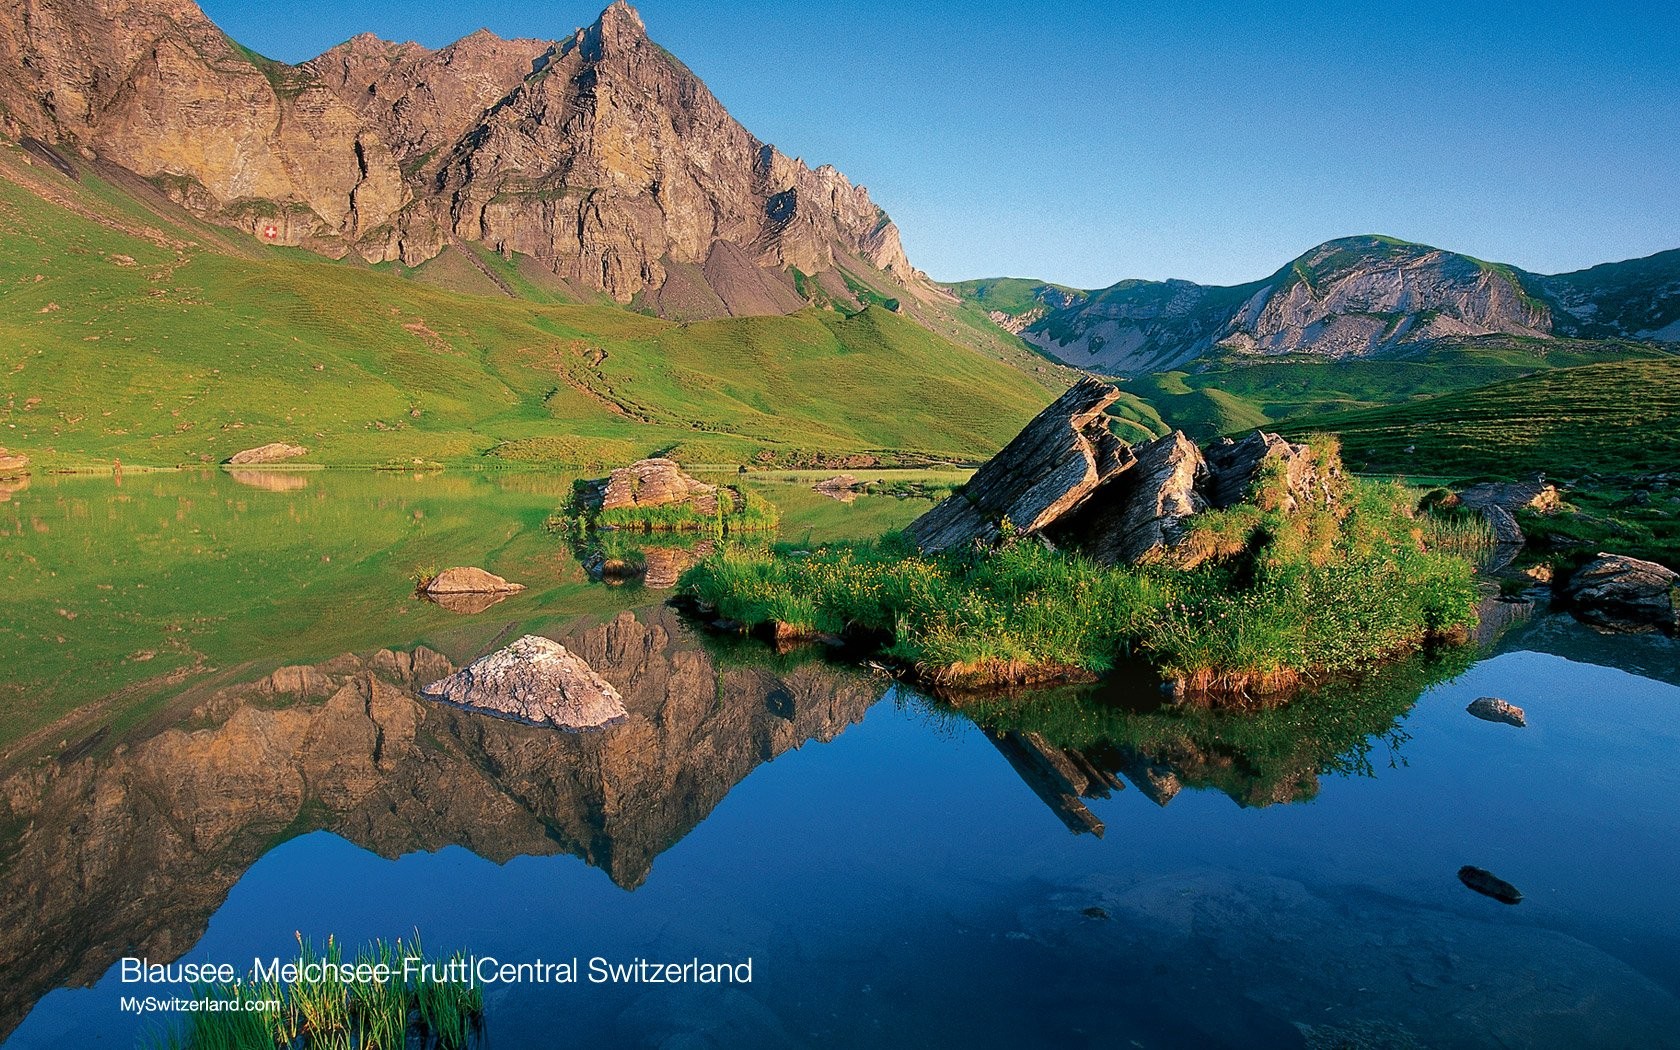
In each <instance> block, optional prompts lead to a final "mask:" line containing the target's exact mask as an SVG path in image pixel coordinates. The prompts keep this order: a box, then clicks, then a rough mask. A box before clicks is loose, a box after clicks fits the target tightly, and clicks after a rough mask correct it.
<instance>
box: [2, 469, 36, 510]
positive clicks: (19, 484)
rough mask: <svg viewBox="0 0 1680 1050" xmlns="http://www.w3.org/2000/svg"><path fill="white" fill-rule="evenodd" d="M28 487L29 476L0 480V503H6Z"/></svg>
mask: <svg viewBox="0 0 1680 1050" xmlns="http://www.w3.org/2000/svg"><path fill="white" fill-rule="evenodd" d="M28 487H29V475H27V474H25V475H23V476H22V477H16V478H0V503H6V502H8V501H10V500H11V498H12V497H13V496H14V495H16V494H17V493H19V492H22V491H23V490H24V489H27V488H28Z"/></svg>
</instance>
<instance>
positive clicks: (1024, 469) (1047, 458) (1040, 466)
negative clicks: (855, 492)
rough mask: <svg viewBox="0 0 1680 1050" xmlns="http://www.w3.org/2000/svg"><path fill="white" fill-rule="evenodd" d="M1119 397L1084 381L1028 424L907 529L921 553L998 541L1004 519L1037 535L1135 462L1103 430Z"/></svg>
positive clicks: (1091, 381) (1102, 386) (1122, 445)
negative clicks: (960, 485)
mask: <svg viewBox="0 0 1680 1050" xmlns="http://www.w3.org/2000/svg"><path fill="white" fill-rule="evenodd" d="M1119 397H1120V391H1118V390H1116V389H1115V388H1114V387H1112V386H1109V385H1108V384H1106V383H1100V382H1098V381H1096V380H1094V379H1082V380H1080V381H1079V383H1077V384H1076V385H1075V386H1074V387H1072V388H1071V389H1070V390H1068V392H1067V393H1065V394H1063V395H1062V396H1061V397H1059V398H1057V399H1056V400H1055V402H1053V403H1052V404H1051V405H1050V407H1048V408H1046V409H1045V410H1044V411H1043V412H1040V413H1039V414H1038V415H1037V416H1036V417H1034V418H1033V420H1032V422H1030V423H1028V424H1027V426H1026V429H1025V430H1022V431H1021V433H1019V434H1018V435H1016V436H1015V439H1014V440H1013V441H1011V442H1010V443H1009V444H1008V445H1005V446H1004V448H1003V451H1001V452H999V453H998V454H997V455H996V456H993V457H992V458H991V459H990V460H988V461H987V462H986V463H985V465H983V466H982V467H981V468H980V469H979V470H977V471H975V473H974V477H972V478H971V479H969V482H968V484H967V485H965V486H964V487H963V490H962V491H961V492H959V493H957V494H956V495H954V496H951V497H949V498H947V499H945V500H944V501H942V502H941V503H940V504H939V505H938V506H936V507H935V508H934V509H933V510H930V511H928V512H927V513H926V514H924V515H922V516H921V517H920V518H917V519H916V520H915V521H914V522H912V523H911V524H910V527H909V529H908V532H909V534H910V536H911V538H912V539H914V540H915V541H916V544H917V545H918V546H919V547H921V548H922V549H923V550H944V549H945V548H947V547H956V546H962V545H964V544H968V543H973V542H975V541H976V540H978V541H981V542H985V543H990V542H992V541H994V540H996V539H997V538H998V536H999V535H1000V534H1001V533H1000V526H1001V523H1002V522H1003V521H1004V520H1005V519H1007V520H1008V521H1009V522H1010V524H1011V525H1013V526H1014V527H1015V528H1016V529H1018V530H1020V531H1022V532H1027V533H1033V532H1039V531H1042V530H1043V529H1045V528H1047V527H1049V526H1050V525H1053V524H1054V523H1055V522H1056V521H1057V520H1059V519H1060V518H1062V517H1063V516H1064V515H1066V514H1067V513H1068V512H1070V511H1072V510H1073V509H1074V508H1076V507H1078V506H1079V505H1080V504H1081V503H1083V502H1084V501H1085V500H1086V499H1087V498H1088V497H1089V496H1090V495H1091V493H1093V492H1095V491H1096V490H1097V488H1098V486H1100V485H1103V484H1105V483H1107V482H1108V481H1110V480H1112V479H1113V478H1114V477H1116V476H1117V475H1119V474H1120V473H1121V472H1123V471H1124V470H1126V469H1127V468H1128V467H1130V466H1131V465H1132V463H1134V462H1135V461H1136V456H1134V455H1133V454H1132V451H1131V450H1130V449H1129V448H1127V447H1126V444H1125V442H1123V441H1121V440H1120V439H1119V438H1117V437H1115V436H1114V434H1113V433H1112V432H1111V431H1110V430H1109V427H1108V417H1107V416H1106V415H1104V414H1103V413H1104V410H1105V409H1106V408H1108V406H1109V405H1112V404H1113V403H1114V402H1115V401H1116V400H1118V399H1119Z"/></svg>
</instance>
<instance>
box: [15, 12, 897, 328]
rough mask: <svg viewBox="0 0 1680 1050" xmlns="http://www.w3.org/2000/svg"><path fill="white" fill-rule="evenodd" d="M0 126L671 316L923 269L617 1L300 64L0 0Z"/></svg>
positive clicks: (394, 245) (379, 43) (403, 253)
mask: <svg viewBox="0 0 1680 1050" xmlns="http://www.w3.org/2000/svg"><path fill="white" fill-rule="evenodd" d="M0 134H4V135H6V136H8V137H13V138H17V137H21V136H25V135H28V136H33V137H36V138H39V139H41V140H43V141H45V142H48V143H57V144H62V145H69V146H73V147H75V150H76V151H80V152H82V153H83V154H84V155H97V156H98V157H99V158H100V159H102V160H105V161H110V162H113V163H115V164H117V165H120V166H122V167H124V168H128V169H129V170H131V171H133V172H135V173H138V174H139V175H140V176H142V177H143V178H147V179H150V180H152V181H153V182H154V183H156V184H158V185H159V186H160V188H162V189H163V190H164V191H165V192H166V193H168V194H169V195H170V196H171V197H172V198H173V199H175V200H176V201H177V202H178V203H180V204H182V205H184V206H186V207H187V208H189V209H190V210H192V211H194V212H196V213H198V214H200V215H202V216H204V217H206V218H209V219H211V220H213V221H218V222H222V223H225V224H227V225H232V226H235V227H237V228H241V229H244V230H246V231H247V232H249V233H250V234H251V235H252V236H254V237H257V238H258V239H259V240H262V241H264V242H267V243H278V244H290V245H297V246H302V247H306V248H310V249H312V250H316V251H319V252H322V253H324V254H328V255H332V256H335V257H336V256H342V255H345V254H348V253H351V252H354V253H358V254H360V255H361V256H363V257H364V258H366V259H368V260H369V261H375V262H377V261H387V260H392V259H402V260H403V261H404V262H406V263H408V264H410V265H418V264H420V263H422V262H425V261H426V260H428V259H431V258H433V257H435V256H437V255H438V254H440V253H442V252H445V251H457V250H459V251H469V249H466V248H463V247H462V245H464V244H467V243H478V244H481V245H483V246H485V247H486V248H489V249H491V250H493V251H496V252H499V253H501V254H503V255H504V256H505V257H508V258H510V259H512V258H513V257H514V256H516V255H517V256H523V257H525V259H526V261H525V262H522V263H521V265H527V266H529V265H535V266H539V267H541V268H543V269H546V270H548V271H550V272H551V273H552V274H553V275H555V277H556V278H558V279H559V280H560V281H561V282H565V283H569V284H573V285H577V286H580V289H581V290H584V291H597V290H598V291H604V292H606V293H608V294H609V295H611V296H612V297H614V298H615V299H617V300H619V301H621V302H630V301H631V300H632V299H634V298H635V297H637V296H647V297H649V298H648V302H649V304H650V305H652V306H653V307H654V308H655V309H658V310H661V311H665V310H666V306H667V302H670V303H675V302H677V301H678V300H681V301H682V302H683V304H684V305H683V306H682V307H681V309H680V311H678V313H677V314H676V315H680V316H685V317H693V316H719V315H722V314H729V313H742V312H746V313H761V312H765V311H766V310H774V311H784V310H793V309H798V308H799V307H800V306H803V305H804V304H805V303H806V298H805V297H804V295H802V294H801V293H799V292H798V291H797V287H796V285H795V282H794V279H793V277H792V276H791V275H790V274H789V272H788V271H790V270H793V269H797V270H799V271H800V272H802V273H803V274H805V275H806V276H820V275H823V274H828V275H829V278H828V279H827V280H826V281H820V282H819V284H820V287H821V288H822V289H824V291H825V293H826V294H829V295H831V296H838V297H840V298H845V297H847V296H849V295H850V294H851V293H850V291H849V290H848V289H849V285H848V283H847V281H846V280H845V279H843V278H842V277H841V276H840V275H839V274H838V273H837V272H835V271H837V270H839V269H841V268H849V269H851V270H853V271H854V272H858V273H865V272H866V271H871V270H873V271H879V273H878V274H877V275H876V276H874V277H869V278H868V279H869V280H872V281H874V280H879V279H881V278H882V277H884V278H885V279H886V280H887V281H888V282H889V286H890V285H892V284H898V285H903V286H905V287H908V288H911V289H912V290H914V289H919V288H923V287H924V286H925V281H924V280H923V279H922V278H921V277H920V275H918V274H917V273H916V272H915V271H914V270H913V269H912V268H911V267H910V265H909V263H908V261H907V260H906V259H905V258H904V252H903V247H902V245H901V244H900V242H899V237H898V231H897V228H896V227H894V226H893V224H892V222H891V221H890V220H889V219H888V218H887V217H886V214H885V213H884V212H883V211H882V210H881V209H880V208H879V207H878V206H877V205H875V203H874V202H873V201H871V200H870V199H869V196H868V193H867V191H866V190H864V189H863V187H861V186H854V185H852V183H851V182H849V181H848V180H847V179H846V178H845V177H844V176H843V175H841V174H840V173H839V172H838V171H835V170H834V169H833V168H831V167H827V166H824V167H820V168H818V169H816V170H815V171H812V170H811V169H809V168H808V167H806V165H805V164H804V163H803V162H801V161H798V160H789V159H788V158H787V157H786V156H784V155H782V154H781V153H780V152H778V151H775V150H774V149H773V148H770V147H767V146H765V144H763V143H761V142H760V141H758V140H757V139H756V138H755V137H753V136H752V135H751V134H750V133H749V132H747V130H746V129H745V128H743V127H742V126H741V125H740V124H739V123H738V122H736V121H735V120H734V118H733V117H731V116H730V115H729V113H728V112H727V111H726V110H725V109H724V108H723V106H722V104H721V103H720V102H719V101H718V100H717V99H716V98H715V97H714V96H713V95H712V93H711V92H710V91H709V90H708V89H707V88H706V86H705V84H703V83H702V82H701V81H700V79H699V78H698V77H696V76H695V75H694V74H693V73H692V72H691V71H689V70H688V68H687V67H686V66H684V65H683V64H682V63H681V62H679V61H678V60H677V59H675V58H674V57H672V56H671V55H670V54H669V53H668V52H666V51H665V50H664V49H662V48H660V47H657V46H656V45H654V44H653V43H652V41H651V40H650V39H649V37H648V35H647V30H646V27H645V25H644V24H643V22H642V19H641V16H640V15H639V14H637V13H636V11H635V9H634V8H632V7H631V6H630V5H628V4H626V3H624V2H622V0H618V2H615V3H613V4H612V5H611V6H610V7H608V8H607V9H606V10H605V11H603V12H602V13H601V15H600V17H599V18H598V19H597V20H596V21H595V22H594V23H592V24H591V25H589V26H587V27H585V28H582V29H579V30H577V31H576V32H574V33H573V34H571V35H570V36H569V37H566V38H563V40H562V42H560V43H558V44H556V43H554V42H551V41H543V40H503V39H502V38H500V37H498V36H496V35H495V34H494V33H491V32H489V31H488V30H479V31H477V32H475V33H473V34H472V35H471V36H468V37H466V38H464V39H462V40H460V41H457V42H456V43H454V44H451V45H449V46H447V47H444V48H441V49H439V50H436V51H433V50H430V49H428V48H425V47H422V46H420V45H419V44H414V43H403V44H399V43H391V42H389V41H385V40H381V39H380V38H379V37H377V36H374V35H372V34H368V33H364V34H360V35H358V36H356V37H353V38H352V39H350V40H348V41H346V42H344V43H343V44H340V45H339V46H337V47H335V48H333V49H331V50H330V51H328V52H326V53H325V54H323V55H321V56H319V57H318V58H316V59H313V60H312V61H310V62H307V63H304V64H303V65H301V66H291V65H287V64H285V63H281V62H275V61H271V60H269V59H266V58H263V57H262V56H260V55H257V54H255V53H254V52H251V51H249V50H247V49H245V48H242V47H240V46H238V45H237V44H235V43H234V42H232V41H231V40H229V39H228V38H227V37H226V36H225V35H224V34H223V33H222V32H221V30H219V29H218V28H217V27H216V26H215V25H214V24H213V23H211V22H210V21H209V19H207V18H205V17H204V15H203V13H202V12H201V11H199V9H198V8H197V7H196V6H195V5H194V4H193V3H192V2H191V0H30V2H29V3H28V4H27V5H22V4H20V3H19V2H18V0H12V2H11V3H9V4H5V5H0ZM673 280H677V281H678V282H679V283H680V284H681V285H682V287H681V288H680V289H677V291H674V292H673V294H672V295H671V296H662V295H661V293H662V292H663V291H664V290H666V288H667V285H669V284H670V283H671V282H672V281H673ZM678 292H680V294H678Z"/></svg>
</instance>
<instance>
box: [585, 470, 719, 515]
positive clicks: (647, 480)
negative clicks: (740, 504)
mask: <svg viewBox="0 0 1680 1050" xmlns="http://www.w3.org/2000/svg"><path fill="white" fill-rule="evenodd" d="M679 503H686V504H688V505H689V506H691V507H693V508H694V509H695V510H696V511H698V512H700V513H701V514H716V513H717V506H718V504H717V486H716V485H708V484H706V483H705V482H703V481H700V480H698V479H696V478H693V477H690V476H689V475H687V474H685V473H683V470H682V468H681V467H679V466H677V464H676V463H675V462H674V461H673V460H669V459H643V460H638V461H637V462H635V463H632V464H630V465H629V466H628V467H620V468H618V469H617V470H615V471H613V472H612V476H611V477H609V478H608V479H607V487H606V490H605V491H604V492H603V493H602V495H601V509H602V510H620V509H625V508H632V507H665V506H671V505H674V504H679Z"/></svg>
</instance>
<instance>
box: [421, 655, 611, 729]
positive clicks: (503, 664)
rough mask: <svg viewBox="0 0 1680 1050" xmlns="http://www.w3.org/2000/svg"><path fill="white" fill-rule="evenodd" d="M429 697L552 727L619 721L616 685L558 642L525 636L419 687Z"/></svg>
mask: <svg viewBox="0 0 1680 1050" xmlns="http://www.w3.org/2000/svg"><path fill="white" fill-rule="evenodd" d="M421 693H422V695H424V696H427V697H430V698H431V699H433V700H442V701H446V702H448V703H451V704H457V705H459V706H461V707H465V708H467V709H468V710H471V711H483V712H485V713H487V714H493V715H503V716H506V717H509V718H516V719H518V720H520V721H522V722H531V723H533V724H535V725H550V726H554V727H555V728H556V729H598V728H600V727H601V726H605V725H609V724H611V723H613V722H620V721H623V720H624V717H625V713H624V700H623V698H622V697H620V696H619V695H618V690H617V689H614V688H613V687H612V686H611V685H610V684H608V683H607V682H606V681H604V680H603V679H602V678H601V676H600V675H598V674H596V673H595V670H594V669H593V668H592V667H590V666H589V665H588V664H586V663H584V662H583V661H582V660H580V659H578V658H577V657H576V656H574V655H572V653H571V651H570V650H568V649H567V648H566V647H565V646H563V645H561V644H560V643H559V642H556V641H553V640H552V639H548V638H539V637H537V636H535V635H526V636H525V637H523V638H521V639H519V640H518V641H516V642H514V643H513V644H512V645H510V646H508V647H507V648H506V649H501V650H498V651H497V652H494V653H491V654H490V655H489V656H486V657H483V658H482V659H479V660H475V661H473V663H472V664H471V665H470V666H467V667H464V668H462V669H461V670H460V671H457V672H456V673H455V674H453V675H451V676H450V677H448V678H445V679H443V680H442V681H439V682H433V683H432V684H431V685H428V686H426V688H424V689H422V690H421Z"/></svg>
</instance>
